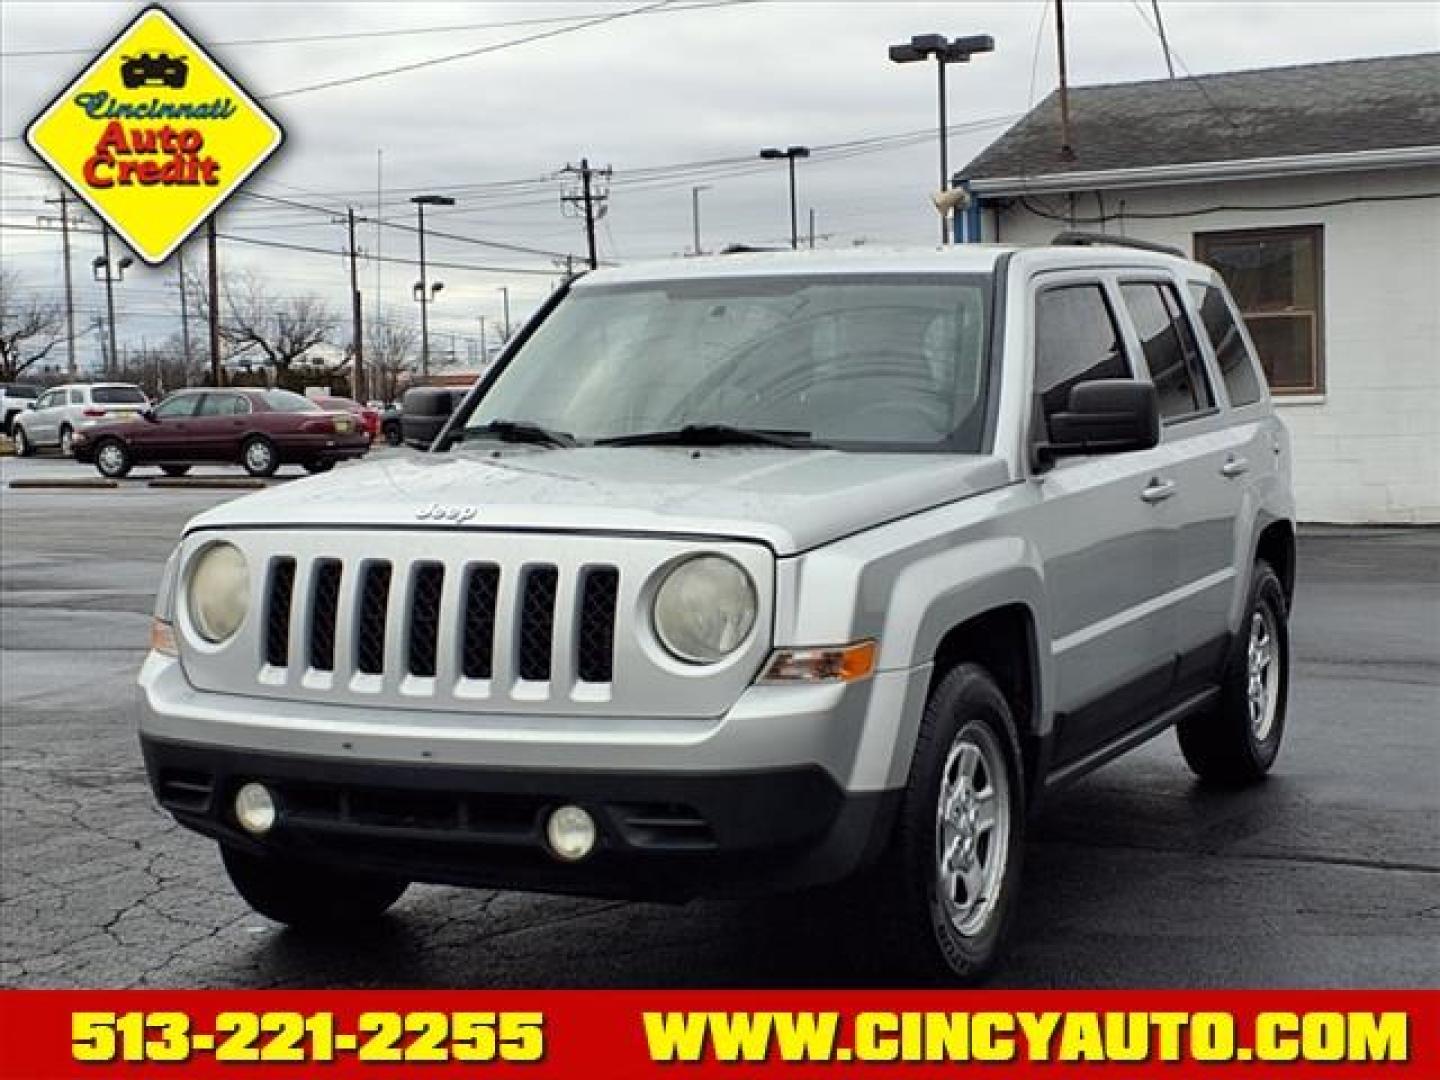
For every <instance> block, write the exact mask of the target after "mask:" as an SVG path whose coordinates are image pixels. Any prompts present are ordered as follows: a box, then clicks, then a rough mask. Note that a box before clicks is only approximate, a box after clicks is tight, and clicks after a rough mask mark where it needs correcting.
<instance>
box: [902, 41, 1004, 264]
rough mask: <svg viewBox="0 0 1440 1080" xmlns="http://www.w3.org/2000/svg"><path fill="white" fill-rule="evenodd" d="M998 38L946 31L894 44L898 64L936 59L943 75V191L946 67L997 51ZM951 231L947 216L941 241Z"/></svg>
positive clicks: (945, 174) (944, 177)
mask: <svg viewBox="0 0 1440 1080" xmlns="http://www.w3.org/2000/svg"><path fill="white" fill-rule="evenodd" d="M994 49H995V39H994V38H993V37H991V36H990V35H989V34H972V35H971V36H970V37H960V38H955V39H954V40H951V39H950V38H947V37H946V36H945V35H944V34H917V35H915V36H914V37H912V38H911V39H910V40H909V42H907V43H905V44H903V45H891V46H890V59H891V60H892V61H894V62H895V63H897V64H912V63H914V62H915V61H917V60H926V59H928V58H930V57H932V56H933V57H934V58H935V70H936V72H937V73H938V74H939V77H940V132H939V134H940V190H941V191H948V190H950V145H949V144H950V139H949V132H948V128H949V124H948V122H947V120H946V116H945V68H946V65H948V64H964V63H968V62H969V60H970V57H972V56H973V55H975V54H976V53H984V52H993V51H994ZM949 240H950V230H949V228H948V227H947V226H946V223H945V217H944V215H943V214H942V215H941V218H940V242H941V243H942V244H944V243H948V242H949Z"/></svg>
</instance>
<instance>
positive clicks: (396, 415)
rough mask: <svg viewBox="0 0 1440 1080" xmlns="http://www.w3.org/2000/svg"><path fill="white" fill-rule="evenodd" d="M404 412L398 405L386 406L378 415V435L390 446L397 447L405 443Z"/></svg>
mask: <svg viewBox="0 0 1440 1080" xmlns="http://www.w3.org/2000/svg"><path fill="white" fill-rule="evenodd" d="M404 416H405V414H404V411H403V410H402V409H401V408H400V406H399V405H390V406H387V407H386V408H385V410H384V412H382V413H381V414H380V434H381V435H383V436H385V442H386V443H387V444H388V445H390V446H399V445H400V444H401V443H403V442H404V441H405V427H404Z"/></svg>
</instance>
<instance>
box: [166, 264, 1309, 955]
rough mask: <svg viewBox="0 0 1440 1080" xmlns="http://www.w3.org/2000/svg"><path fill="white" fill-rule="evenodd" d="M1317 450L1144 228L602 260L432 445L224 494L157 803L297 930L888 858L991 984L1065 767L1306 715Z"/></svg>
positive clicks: (1254, 737) (633, 892)
mask: <svg viewBox="0 0 1440 1080" xmlns="http://www.w3.org/2000/svg"><path fill="white" fill-rule="evenodd" d="M1292 519H1293V504H1292V500H1291V494H1290V478H1289V442H1288V439H1287V436H1286V432H1285V429H1284V428H1283V427H1282V426H1281V424H1280V423H1279V422H1278V421H1277V420H1276V418H1275V416H1274V413H1273V411H1272V409H1271V405H1270V400H1269V397H1268V395H1267V392H1266V388H1265V383H1264V379H1263V377H1262V375H1261V372H1260V369H1259V367H1258V365H1257V364H1256V361H1255V354H1254V349H1253V346H1252V344H1251V342H1250V339H1249V337H1248V336H1247V334H1246V331H1245V328H1244V324H1243V322H1242V321H1241V320H1240V319H1239V317H1238V315H1237V312H1236V309H1235V306H1234V304H1233V303H1232V302H1231V300H1230V298H1229V296H1228V295H1227V293H1226V291H1225V287H1224V285H1223V284H1222V283H1221V282H1220V280H1219V278H1218V277H1217V276H1216V275H1215V274H1214V273H1213V272H1212V271H1210V270H1209V269H1207V268H1206V267H1204V266H1201V265H1198V264H1196V263H1194V262H1190V261H1188V260H1186V259H1184V258H1181V257H1178V254H1175V255H1172V254H1165V253H1161V252H1157V251H1154V250H1141V249H1139V248H1136V247H1126V246H1099V245H1096V244H1093V243H1087V242H1085V238H1083V237H1078V238H1077V237H1069V238H1067V242H1064V243H1057V244H1055V245H1053V246H1050V247H1043V248H1029V249H1016V248H1006V247H991V246H978V245H977V246H959V247H951V248H947V249H943V250H915V251H890V252H881V251H877V250H875V249H871V248H867V249H864V250H857V251H854V252H845V253H828V252H826V253H821V252H812V253H800V254H790V253H786V254H783V255H770V254H744V255H734V256H719V257H715V258H694V259H687V260H683V261H673V262H662V263H654V264H648V265H636V266H631V267H625V268H622V269H613V270H603V271H600V272H597V273H593V274H590V275H588V276H586V277H584V278H582V279H580V280H578V281H576V282H574V283H573V284H571V285H570V286H569V287H568V288H567V289H565V290H564V291H563V292H561V293H560V294H558V295H557V296H556V297H554V298H553V299H552V300H551V301H550V302H549V303H548V305H547V306H546V307H545V308H544V309H543V310H542V311H541V312H539V313H538V314H537V316H536V317H535V318H534V319H533V320H532V321H531V322H530V324H529V325H528V326H527V327H526V328H525V330H524V332H523V333H522V334H521V335H520V336H519V337H518V338H517V339H516V340H515V341H514V342H513V343H512V345H511V346H510V347H509V348H508V349H507V351H506V353H505V355H504V357H503V358H502V360H501V362H499V363H498V364H497V365H496V366H495V368H494V370H492V371H491V372H490V373H488V374H487V375H486V376H485V377H484V378H483V380H482V381H481V383H480V384H479V385H477V386H476V388H475V389H474V391H473V392H472V393H471V394H470V395H469V396H468V397H467V398H466V399H465V400H464V402H463V403H462V404H461V405H460V407H459V409H458V410H457V411H456V413H455V414H454V415H453V416H452V417H451V419H450V422H449V424H448V426H446V427H445V428H444V430H443V431H442V432H441V434H440V436H439V437H438V439H437V441H436V443H435V446H434V447H433V448H432V451H431V452H429V453H420V454H409V455H404V456H402V457H400V458H398V459H390V460H386V461H382V462H375V463H373V464H368V465H363V466H360V467H357V468H351V469H346V470H344V473H343V475H340V474H337V475H336V476H333V477H317V478H315V479H311V480H306V481H302V482H300V483H296V484H292V485H287V486H286V487H283V488H277V489H273V490H270V491H267V492H264V493H261V494H256V495H253V496H250V497H248V498H245V499H241V500H239V501H236V502H233V503H230V504H228V505H226V506H222V507H220V508H217V509H214V510H211V511H209V512H207V513H205V514H202V515H201V516H200V517H198V518H196V519H195V520H194V521H193V522H191V524H190V525H189V527H188V528H187V530H186V532H185V536H184V539H183V540H182V541H181V543H180V546H179V548H178V550H177V551H176V553H175V555H174V556H173V557H172V559H171V561H170V563H169V565H168V567H167V572H166V575H165V579H164V582H163V585H162V588H161V592H160V596H159V599H158V602H157V610H156V621H155V626H154V642H153V644H154V648H153V650H152V651H151V653H150V654H149V656H148V658H147V659H146V661H145V664H144V668H143V670H142V672H141V676H140V683H141V686H142V687H143V688H144V694H145V699H146V707H145V709H144V712H143V720H142V722H141V732H140V736H141V742H142V745H143V749H144V754H145V759H146V763H147V766H148V769H149V773H150V778H151V781H152V784H153V787H154V790H155V793H156V795H157V796H158V798H159V801H160V802H161V804H162V805H163V806H164V807H165V808H166V809H167V810H169V811H170V812H171V813H172V814H174V816H175V817H176V818H177V819H178V820H179V821H180V822H181V823H182V824H184V825H186V826H188V827H190V828H192V829H195V830H196V831H198V832H201V833H203V834H205V835H207V836H210V837H212V838H214V839H215V840H217V841H219V843H220V846H221V849H222V852H223V855H224V861H225V865H226V867H227V869H228V871H229V874H230V877H231V879H232V880H233V882H234V884H235V886H236V887H237V888H238V890H239V891H240V893H241V894H242V895H243V896H244V897H245V899H246V900H247V901H249V903H250V904H251V905H252V906H253V907H255V908H256V909H257V910H258V911H260V912H262V913H263V914H265V915H268V916H270V917H272V918H274V919H277V920H280V921H282V922H285V923H288V924H291V925H295V926H322V927H327V928H330V927H333V926H335V925H337V924H343V923H346V922H351V923H358V922H360V921H362V920H365V919H368V918H374V917H376V916H378V915H380V914H381V913H382V912H384V911H385V910H386V909H387V908H388V907H389V906H390V905H391V904H393V903H394V902H395V901H396V899H397V898H398V897H399V896H400V895H401V893H402V892H403V891H404V890H405V888H406V886H407V884H408V883H409V882H411V881H425V882H443V883H451V884H457V885H473V886H487V887H499V888H514V889H528V890H539V891H545V892H558V893H577V894H587V895H619V896H627V897H650V898H672V899H685V898H688V897H692V896H696V895H702V894H703V895H715V894H727V895H728V894H737V893H749V892H754V891H757V890H759V891H764V890H775V889H790V888H797V887H802V886H812V885H817V884H828V883H835V882H839V881H841V880H842V879H848V880H851V881H855V880H858V881H860V882H862V883H863V885H864V887H863V888H862V889H860V890H858V892H860V893H861V894H863V899H864V902H865V903H866V904H870V905H873V906H874V907H875V908H876V909H877V915H876V917H875V918H874V919H873V921H872V922H871V923H870V925H869V927H868V929H867V931H866V933H867V936H872V935H874V934H883V935H885V937H886V938H887V944H886V945H885V946H884V947H885V948H886V949H889V950H892V951H891V952H890V953H889V954H887V955H890V956H893V957H894V958H895V959H896V960H897V961H902V962H903V963H904V964H905V970H906V972H907V977H912V978H913V977H923V976H930V977H940V978H959V979H974V978H976V977H978V976H979V975H981V974H982V973H984V972H985V971H986V969H987V968H988V967H989V966H990V965H991V964H992V963H993V962H994V960H995V958H996V956H997V953H998V950H999V948H1000V943H1001V940H1002V938H1003V936H1004V932H1005V928H1006V925H1007V923H1008V922H1009V921H1010V916H1011V915H1012V914H1013V912H1014V911H1015V908H1016V892H1017V887H1018V885H1019V880H1020V862H1021V853H1022V848H1023V841H1024V834H1025V823H1026V820H1027V817H1028V816H1029V815H1031V814H1032V813H1033V811H1034V809H1035V808H1036V807H1037V806H1039V805H1040V804H1042V802H1043V801H1044V799H1045V798H1046V796H1047V795H1049V794H1050V793H1052V792H1053V791H1055V790H1056V789H1057V788H1058V787H1060V786H1061V785H1063V784H1065V783H1067V782H1068V781H1071V780H1074V779H1075V778H1076V777H1079V776H1081V775H1083V774H1085V773H1087V772H1089V771H1090V770H1092V769H1094V768H1096V767H1098V766H1100V765H1102V764H1104V763H1105V762H1107V761H1109V760H1110V759H1112V758H1114V757H1115V756H1117V755H1118V754H1121V753H1123V752H1125V751H1126V750H1129V749H1131V748H1132V747H1135V746H1137V745H1139V744H1140V743H1142V742H1144V741H1145V740H1147V739H1149V738H1151V737H1153V736H1155V735H1157V734H1159V733H1161V732H1163V731H1164V730H1165V729H1167V728H1171V727H1175V728H1177V729H1178V732H1179V739H1180V745H1181V748H1182V749H1183V751H1184V755H1185V758H1186V760H1187V761H1188V762H1189V763H1190V765H1191V766H1192V767H1193V769H1194V770H1195V771H1196V772H1197V773H1198V774H1199V775H1200V776H1201V777H1202V778H1203V779H1204V780H1206V781H1209V782H1213V783H1216V784H1242V783H1247V782H1252V781H1256V780H1259V779H1260V778H1261V777H1262V776H1264V775H1265V773H1266V771H1267V770H1268V769H1269V768H1270V767H1271V764H1272V762H1273V761H1274V760H1275V755H1276V752H1277V750H1278V748H1279V744H1280V739H1281V734H1282V732H1283V729H1284V722H1285V702H1286V688H1287V667H1288V661H1289V653H1288V639H1287V634H1286V617H1287V611H1288V608H1289V604H1290V597H1291V592H1292V588H1293V582H1294V574H1295V541H1294V526H1293V523H1292Z"/></svg>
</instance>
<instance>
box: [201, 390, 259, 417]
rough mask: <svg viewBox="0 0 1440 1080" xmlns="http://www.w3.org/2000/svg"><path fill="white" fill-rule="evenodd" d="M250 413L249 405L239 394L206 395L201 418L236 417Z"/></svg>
mask: <svg viewBox="0 0 1440 1080" xmlns="http://www.w3.org/2000/svg"><path fill="white" fill-rule="evenodd" d="M249 411H250V406H249V404H248V403H247V402H246V401H245V399H244V398H242V397H241V396H240V395H239V394H206V395H205V396H204V398H203V399H202V400H201V402H200V409H199V412H198V413H197V415H199V416H234V415H235V414H236V413H247V412H249Z"/></svg>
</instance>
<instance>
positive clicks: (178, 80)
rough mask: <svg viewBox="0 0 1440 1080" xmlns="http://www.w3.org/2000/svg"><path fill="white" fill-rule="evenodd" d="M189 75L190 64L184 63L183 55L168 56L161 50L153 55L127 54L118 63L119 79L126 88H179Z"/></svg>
mask: <svg viewBox="0 0 1440 1080" xmlns="http://www.w3.org/2000/svg"><path fill="white" fill-rule="evenodd" d="M189 77H190V65H189V64H188V63H186V58H185V57H183V56H170V55H169V54H167V53H163V52H162V53H157V54H156V55H154V56H151V55H150V54H149V53H141V54H140V55H139V56H127V57H125V58H124V62H123V63H121V65H120V81H121V82H123V83H124V84H125V88H126V89H127V90H135V89H138V88H139V87H142V86H155V85H159V86H168V87H170V88H171V89H172V90H179V89H181V88H182V87H184V85H185V80H186V79H188V78H189Z"/></svg>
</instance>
